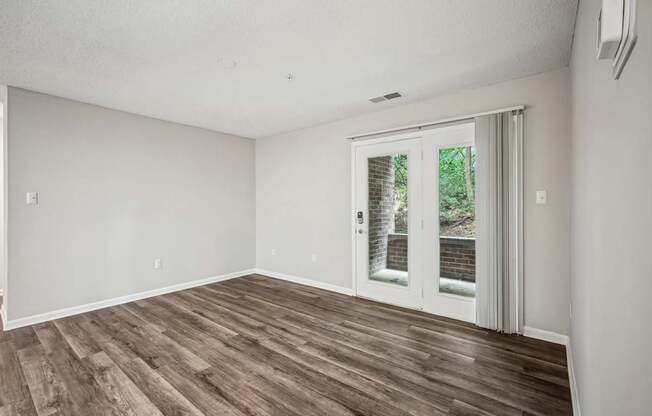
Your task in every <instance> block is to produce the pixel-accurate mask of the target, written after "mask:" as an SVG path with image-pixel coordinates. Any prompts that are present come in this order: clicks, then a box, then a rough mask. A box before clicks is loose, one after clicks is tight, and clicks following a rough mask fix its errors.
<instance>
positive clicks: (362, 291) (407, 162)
mask: <svg viewBox="0 0 652 416" xmlns="http://www.w3.org/2000/svg"><path fill="white" fill-rule="evenodd" d="M474 135H475V125H474V123H473V122H469V123H465V124H457V125H453V126H447V127H441V128H437V129H433V130H429V131H427V132H424V133H421V134H419V135H418V136H416V137H415V136H412V137H411V138H406V139H402V140H398V139H397V140H396V141H390V142H381V143H374V144H360V145H357V146H356V147H355V179H354V180H355V184H354V186H355V188H354V192H355V213H354V215H355V218H354V222H355V227H354V231H355V274H356V279H355V280H356V294H357V295H358V296H362V297H365V298H370V299H374V300H377V301H381V302H385V303H390V304H395V305H399V306H405V307H409V308H415V309H423V310H425V311H427V312H430V313H434V314H437V315H443V316H448V317H451V318H455V319H461V320H465V321H469V322H475V210H476V205H477V204H476V202H475V157H476V156H475V147H474Z"/></svg>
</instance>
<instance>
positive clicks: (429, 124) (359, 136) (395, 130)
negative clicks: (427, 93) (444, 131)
mask: <svg viewBox="0 0 652 416" xmlns="http://www.w3.org/2000/svg"><path fill="white" fill-rule="evenodd" d="M518 110H525V106H524V105H517V106H514V107H507V108H499V109H497V110H491V111H485V112H482V113H475V114H469V115H466V116H458V117H450V118H444V119H441V120H436V121H429V122H427V123H420V124H411V125H409V126H402V127H395V128H393V129H386V130H378V131H371V132H368V133H360V134H355V135H353V136H346V137H345V139H349V140H356V139H362V138H364V137H371V136H377V135H379V134H388V133H400V132H403V131H406V130H413V129H417V130H421V129H424V128H426V127H433V126H437V125H439V124H445V123H451V122H454V121H462V120H467V119H470V118H475V117H480V116H488V115H490V114H497V113H504V112H506V111H518Z"/></svg>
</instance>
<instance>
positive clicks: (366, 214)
mask: <svg viewBox="0 0 652 416" xmlns="http://www.w3.org/2000/svg"><path fill="white" fill-rule="evenodd" d="M355 183H356V185H355V188H356V194H355V204H356V210H355V211H356V212H355V250H356V253H355V258H356V262H355V263H356V266H355V267H356V273H355V274H356V293H357V294H358V295H359V296H363V297H367V298H371V299H374V300H378V301H381V302H386V303H392V304H395V305H400V306H407V307H411V308H421V307H422V305H423V296H422V288H423V282H422V279H421V278H420V277H421V271H422V270H421V268H420V267H419V245H420V243H421V241H420V223H421V221H420V216H421V212H420V210H421V207H422V204H421V202H420V199H419V198H420V197H421V189H422V187H421V140H419V139H408V140H401V141H397V142H387V143H379V144H368V145H360V146H359V147H357V148H356V154H355ZM415 266H416V267H415Z"/></svg>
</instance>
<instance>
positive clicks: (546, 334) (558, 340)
mask: <svg viewBox="0 0 652 416" xmlns="http://www.w3.org/2000/svg"><path fill="white" fill-rule="evenodd" d="M523 336H526V337H530V338H536V339H540V340H542V341H548V342H554V343H555V344H561V345H568V336H567V335H563V334H558V333H556V332H552V331H546V330H543V329H539V328H532V327H529V326H525V327H523Z"/></svg>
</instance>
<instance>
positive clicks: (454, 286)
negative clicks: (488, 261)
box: [438, 146, 476, 297]
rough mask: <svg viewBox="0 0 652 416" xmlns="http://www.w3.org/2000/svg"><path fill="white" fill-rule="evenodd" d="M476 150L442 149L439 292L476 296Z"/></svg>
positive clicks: (462, 148) (440, 156) (463, 148)
mask: <svg viewBox="0 0 652 416" xmlns="http://www.w3.org/2000/svg"><path fill="white" fill-rule="evenodd" d="M475 169H476V154H475V147H474V146H469V147H453V148H448V149H440V150H439V279H438V281H439V292H440V293H448V294H453V295H460V296H466V297H475Z"/></svg>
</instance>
